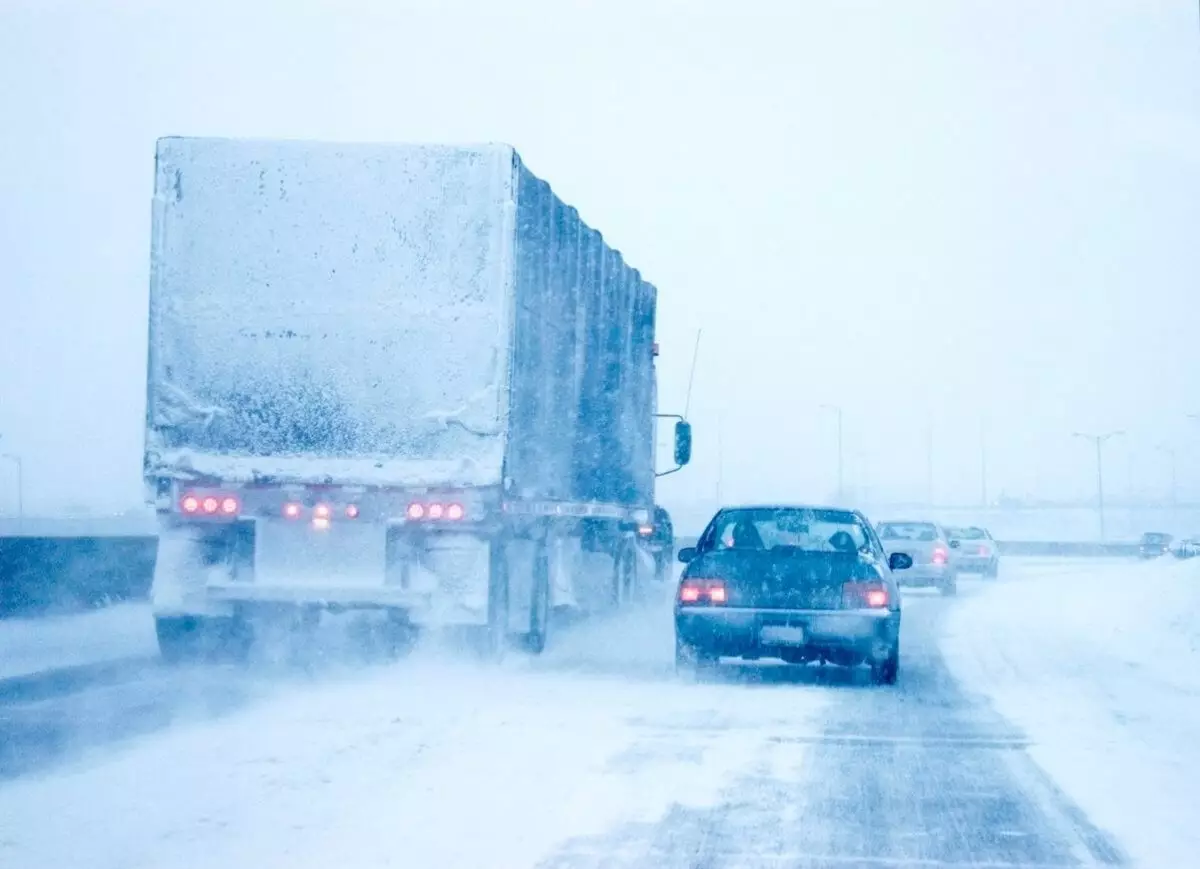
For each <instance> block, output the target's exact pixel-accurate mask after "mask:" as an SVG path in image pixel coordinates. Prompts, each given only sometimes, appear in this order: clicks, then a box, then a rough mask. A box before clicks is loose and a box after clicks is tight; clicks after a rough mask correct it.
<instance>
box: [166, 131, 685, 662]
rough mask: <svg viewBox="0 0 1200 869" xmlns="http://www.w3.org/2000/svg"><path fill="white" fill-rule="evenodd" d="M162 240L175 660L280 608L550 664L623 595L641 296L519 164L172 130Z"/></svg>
mask: <svg viewBox="0 0 1200 869" xmlns="http://www.w3.org/2000/svg"><path fill="white" fill-rule="evenodd" d="M151 247H152V258H151V266H152V267H151V285H150V324H149V364H148V388H147V419H146V423H147V427H146V450H145V463H144V472H145V480H146V484H147V495H148V498H149V500H151V501H152V502H153V504H154V505H155V508H156V511H157V515H158V519H159V527H160V536H159V555H158V561H157V565H156V568H155V575H154V584H153V592H152V599H153V605H154V609H155V615H156V622H157V628H158V638H159V644H160V648H161V650H162V652H163V654H164V656H165V657H167V658H169V659H181V658H186V657H191V656H193V655H196V654H199V653H202V652H205V651H207V650H210V649H212V648H214V647H215V646H216V645H218V644H219V645H221V646H223V647H225V648H233V649H237V650H244V649H246V648H248V646H249V643H250V642H251V640H252V638H253V625H254V623H255V617H256V616H257V615H259V614H262V613H264V611H272V610H274V611H277V610H280V609H285V610H289V611H293V612H296V613H303V614H305V615H308V616H311V615H313V614H315V615H317V616H319V614H320V612H321V611H322V610H338V611H340V610H347V609H382V610H386V611H387V613H388V621H389V623H391V624H393V625H394V626H396V627H397V629H399V630H400V631H402V632H411V631H415V630H417V629H418V628H419V627H420V626H423V625H474V626H477V627H478V628H479V635H480V636H481V638H483V639H484V640H485V642H486V647H487V648H488V649H490V650H493V651H496V650H499V648H501V646H502V644H504V643H505V642H506V641H507V640H508V639H509V638H512V637H519V638H521V639H522V640H523V641H524V643H525V644H526V645H527V646H528V647H529V648H530V649H531V650H533V651H534V652H540V651H541V650H542V648H543V647H544V645H545V642H546V636H547V629H548V625H549V623H550V613H551V609H552V608H553V607H557V606H566V607H576V608H579V609H582V610H589V609H595V608H597V607H602V606H613V605H616V606H619V605H622V604H623V603H624V602H625V601H626V600H628V599H629V598H630V596H631V595H632V593H633V592H634V590H635V589H636V587H637V584H638V582H639V580H640V576H639V572H640V569H641V561H640V560H639V559H638V558H637V557H636V555H637V545H636V536H637V528H638V526H639V523H644V522H645V521H647V519H648V518H649V516H650V514H651V511H652V510H653V505H654V479H655V476H656V471H655V466H654V462H655V450H654V444H655V416H656V406H655V405H656V402H657V385H656V375H655V356H656V354H657V345H656V343H655V339H654V326H655V301H656V291H655V288H654V287H653V286H652V285H651V284H649V283H647V282H646V281H644V280H643V279H642V277H641V275H640V274H639V273H638V271H637V270H636V269H634V268H632V267H630V266H629V265H627V264H626V263H625V262H624V260H623V259H622V257H621V254H620V253H619V252H617V251H616V250H614V249H613V248H611V247H609V246H608V245H607V244H606V243H605V241H604V239H603V238H602V237H601V235H600V233H599V232H597V231H596V230H594V229H591V228H590V227H588V226H587V225H586V224H585V223H584V222H583V221H582V220H581V219H580V217H579V214H578V213H577V212H576V210H575V209H574V208H572V207H570V206H568V205H566V204H564V203H563V202H562V201H560V200H559V199H558V197H557V196H555V194H554V193H553V192H552V191H551V189H550V187H549V186H548V185H547V184H546V183H545V182H544V181H541V180H539V179H538V178H536V177H535V176H534V175H533V174H532V173H530V172H529V170H528V169H526V168H525V166H524V165H523V163H522V162H521V159H520V157H519V156H518V155H517V153H516V152H515V151H514V150H513V149H512V148H511V147H508V146H506V145H486V146H478V147H451V146H436V145H431V146H424V145H422V146H416V145H348V144H333V143H312V142H290V141H262V140H229V139H207V138H166V139H162V140H160V141H159V142H158V148H157V159H156V176H155V187H154V200H153V231H152V244H151ZM690 454H691V429H690V426H689V425H688V423H687V422H686V421H683V420H680V421H678V422H676V423H675V459H676V465H677V466H682V465H684V464H687V462H688V460H689V457H690ZM677 469H678V468H677V467H676V468H675V470H677ZM667 473H669V471H667ZM597 558H600V562H601V565H602V567H601V569H599V570H597V569H595V564H596V561H597ZM584 561H587V562H588V563H589V564H591V565H592V569H590V570H583V569H581V565H582V563H583V562H584ZM603 565H607V566H606V567H605V566H603Z"/></svg>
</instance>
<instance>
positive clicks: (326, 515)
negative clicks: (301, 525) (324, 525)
mask: <svg viewBox="0 0 1200 869" xmlns="http://www.w3.org/2000/svg"><path fill="white" fill-rule="evenodd" d="M332 516H333V509H332V508H331V507H330V506H329V505H328V504H318V505H317V506H315V507H313V518H314V519H324V520H326V521H328V520H329V519H330V517H332Z"/></svg>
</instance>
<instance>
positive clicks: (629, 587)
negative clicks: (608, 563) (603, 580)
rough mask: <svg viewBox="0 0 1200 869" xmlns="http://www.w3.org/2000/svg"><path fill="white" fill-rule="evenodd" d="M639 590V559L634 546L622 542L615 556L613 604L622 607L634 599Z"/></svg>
mask: <svg viewBox="0 0 1200 869" xmlns="http://www.w3.org/2000/svg"><path fill="white" fill-rule="evenodd" d="M636 590H637V560H636V557H635V555H634V552H633V547H631V546H629V545H627V544H622V545H621V548H620V549H618V550H617V554H616V555H614V556H613V578H612V604H613V607H614V608H615V609H622V608H624V607H626V606H628V605H629V603H630V602H631V601H632V600H633V598H634V596H635V593H636Z"/></svg>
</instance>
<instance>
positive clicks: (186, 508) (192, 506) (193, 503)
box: [179, 495, 200, 513]
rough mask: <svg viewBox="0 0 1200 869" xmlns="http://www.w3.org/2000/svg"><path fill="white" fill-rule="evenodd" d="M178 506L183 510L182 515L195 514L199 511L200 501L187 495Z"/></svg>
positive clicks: (193, 496)
mask: <svg viewBox="0 0 1200 869" xmlns="http://www.w3.org/2000/svg"><path fill="white" fill-rule="evenodd" d="M179 506H180V508H182V509H183V512H184V513H195V512H196V511H197V510H199V509H200V499H199V498H197V497H196V496H195V495H188V496H187V497H185V498H184V499H183V500H182V501H180V502H179Z"/></svg>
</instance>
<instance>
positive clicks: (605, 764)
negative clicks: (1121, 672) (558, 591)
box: [0, 559, 1165, 869]
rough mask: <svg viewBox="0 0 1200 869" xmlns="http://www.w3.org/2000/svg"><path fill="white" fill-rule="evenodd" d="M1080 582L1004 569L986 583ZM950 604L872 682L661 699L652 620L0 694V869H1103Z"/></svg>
mask: <svg viewBox="0 0 1200 869" xmlns="http://www.w3.org/2000/svg"><path fill="white" fill-rule="evenodd" d="M1087 569H1090V568H1088V567H1087V566H1086V565H1085V566H1082V567H1081V566H1080V563H1078V562H1074V563H1073V562H1061V563H1055V562H1033V561H1031V562H1025V563H1018V562H1017V561H1016V560H1015V559H1014V560H1013V563H1012V565H1011V567H1010V568H1009V570H1008V572H1007V574H1006V576H1005V578H1004V579H1003V580H1001V583H1002V584H1007V583H1012V584H1013V587H1014V588H1020V587H1021V586H1020V583H1022V582H1025V583H1027V584H1028V583H1036V584H1044V583H1053V582H1058V581H1062V578H1063V577H1069V576H1071V575H1077V574H1079V572H1080V571H1081V570H1087ZM961 589H962V590H961V593H960V596H959V598H958V599H944V598H940V597H937V596H933V595H928V594H923V593H921V592H914V593H912V594H911V595H908V596H907V597H906V604H905V606H906V609H905V624H904V633H903V638H904V639H903V643H904V656H905V657H904V663H903V666H902V673H901V682H900V685H899V686H897V687H895V688H875V687H871V686H869V685H867V684H866V680H865V679H864V678H861V677H857V678H856V677H853V676H851V675H850V674H847V673H846V672H844V671H840V670H836V669H834V668H828V669H825V670H821V669H818V668H809V669H805V670H795V669H791V668H783V667H770V666H767V667H758V666H753V667H752V666H748V665H747V666H730V667H728V669H727V670H726V671H725V672H723V673H722V674H721V675H720V676H719V677H718V678H717V679H716V680H715V681H714V682H711V683H708V684H699V685H697V684H681V683H680V682H679V681H677V680H676V679H674V678H673V676H672V669H673V668H672V664H671V654H672V646H671V635H670V612H669V601H667V600H665V599H662V600H658V601H656V602H655V603H653V604H652V605H650V606H647V607H646V608H644V609H642V610H640V611H636V612H631V613H628V614H624V615H622V616H620V617H617V618H614V619H610V620H608V621H595V622H592V623H585V624H581V625H579V626H577V627H575V628H573V629H572V630H571V631H570V632H569V633H561V634H559V635H558V637H557V638H556V641H555V643H554V646H553V647H552V648H551V649H550V650H548V652H547V654H546V655H545V656H543V657H542V658H540V659H536V660H532V659H528V658H525V657H523V656H518V655H514V656H512V657H510V658H509V659H508V660H506V661H505V662H504V663H503V664H501V665H499V666H482V665H479V664H475V663H470V662H466V661H463V660H461V659H459V660H455V659H454V658H453V657H447V656H445V655H444V654H442V653H440V652H439V651H437V650H420V651H418V652H417V653H416V654H415V655H414V656H413V657H412V658H411V659H408V660H406V661H403V662H400V663H398V664H395V665H389V666H383V667H372V668H366V669H357V670H350V671H349V672H347V671H346V670H345V669H340V670H339V669H325V670H322V669H319V668H318V670H317V671H315V672H312V673H295V672H292V671H290V670H288V669H286V668H270V667H252V668H250V669H248V670H242V671H239V670H228V671H226V670H220V669H197V670H183V671H173V670H170V669H167V668H162V667H159V666H157V665H155V664H145V663H142V664H116V665H106V667H107V668H105V667H102V668H100V669H98V670H96V671H93V672H87V671H81V674H80V675H78V676H77V677H70V678H66V679H65V680H63V679H60V680H59V681H58V682H55V681H54V678H52V677H35V678H28V679H23V680H17V681H12V680H10V681H7V682H0V746H3V748H2V749H0V772H3V774H4V775H6V776H7V777H8V780H7V781H4V782H0V864H2V865H14V866H16V865H20V866H22V867H29V869H35V867H61V866H66V865H83V863H81V862H80V851H79V847H80V843H88V844H87V846H86V847H87V849H88V851H87V858H88V859H87V860H86V861H85V862H86V865H89V866H97V867H109V866H111V867H118V866H119V867H167V869H175V867H193V866H194V867H211V866H216V865H246V866H251V865H252V866H255V867H256V869H267V867H274V866H287V867H289V869H295V867H306V866H314V867H315V866H331V865H339V866H341V865H345V866H355V867H376V866H406V867H425V866H428V867H438V869H441V867H458V866H462V867H479V866H488V867H514V869H516V867H540V869H591V867H610V866H611V867H681V869H682V867H706V869H710V867H711V869H716V867H760V866H761V867H813V869H816V867H821V869H835V867H836V869H843V867H846V869H849V867H943V869H950V867H967V866H971V867H1039V869H1049V867H1066V866H1077V865H1084V866H1088V865H1124V864H1125V863H1126V858H1124V857H1123V854H1122V851H1121V849H1120V848H1119V847H1118V846H1117V845H1115V844H1114V843H1113V842H1111V841H1110V840H1109V839H1108V838H1107V837H1106V836H1105V835H1104V834H1103V833H1102V832H1100V831H1099V830H1097V829H1095V828H1094V827H1093V826H1092V825H1091V824H1090V823H1089V822H1088V820H1087V819H1086V817H1085V816H1084V815H1083V813H1082V812H1081V811H1080V810H1079V809H1078V808H1076V806H1075V805H1074V803H1072V802H1071V801H1070V800H1069V799H1068V798H1067V797H1066V796H1065V795H1064V794H1063V793H1062V792H1061V791H1060V790H1059V789H1058V788H1057V787H1056V786H1055V785H1054V784H1053V783H1052V782H1051V780H1050V779H1049V778H1047V777H1046V775H1044V774H1043V773H1042V772H1041V771H1040V768H1039V767H1038V766H1036V765H1035V764H1034V762H1033V760H1031V752H1030V751H1027V750H1026V748H1027V746H1026V738H1025V736H1024V735H1023V734H1022V733H1021V732H1020V731H1018V730H1017V729H1016V728H1015V727H1014V726H1013V725H1012V724H1010V723H1008V722H1007V721H1006V720H1005V719H1003V718H1002V717H1001V716H1000V715H999V714H998V713H997V712H996V711H994V710H993V709H992V708H991V706H990V705H989V703H988V701H987V700H986V698H985V696H984V694H982V693H979V694H977V693H973V692H972V693H968V692H967V691H964V689H963V688H962V687H961V686H960V683H958V682H956V681H955V679H954V678H953V677H952V676H951V674H950V670H949V669H948V667H947V664H946V662H945V661H944V660H943V658H942V652H941V651H940V649H941V648H942V647H943V646H942V645H940V644H939V643H940V641H941V639H942V637H943V635H944V633H945V630H946V622H947V620H948V618H949V617H952V616H953V615H955V614H956V613H959V612H966V611H967V608H971V607H975V608H976V609H980V610H981V612H985V613H986V612H987V611H988V610H989V608H988V607H986V606H984V607H980V603H981V602H984V601H986V600H988V599H989V598H988V597H987V596H989V595H994V594H996V593H997V592H998V591H999V586H993V585H990V584H987V583H983V582H980V581H976V580H971V579H968V580H965V581H964V582H963V583H962V586H961ZM1001 615H1002V616H1003V617H1005V618H1012V616H1013V613H1012V612H1011V611H1010V612H1008V613H1006V614H1001ZM981 617H983V616H981ZM993 617H996V616H993ZM980 630H981V631H984V632H990V631H992V630H993V628H992V626H989V625H987V624H981V625H980ZM1020 636H1021V635H1020V632H1019V631H1009V632H1008V634H1006V635H1005V637H1006V641H1015V642H1026V641H1027V638H1026V639H1024V640H1022V639H1014V638H1019V637H1020ZM72 679H75V681H72ZM980 687H981V686H979V685H973V686H972V689H973V690H974V689H977V688H980ZM101 807H103V808H101ZM1130 865H1132V864H1130ZM1149 869H1155V867H1149ZM1164 869H1165V867H1164Z"/></svg>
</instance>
